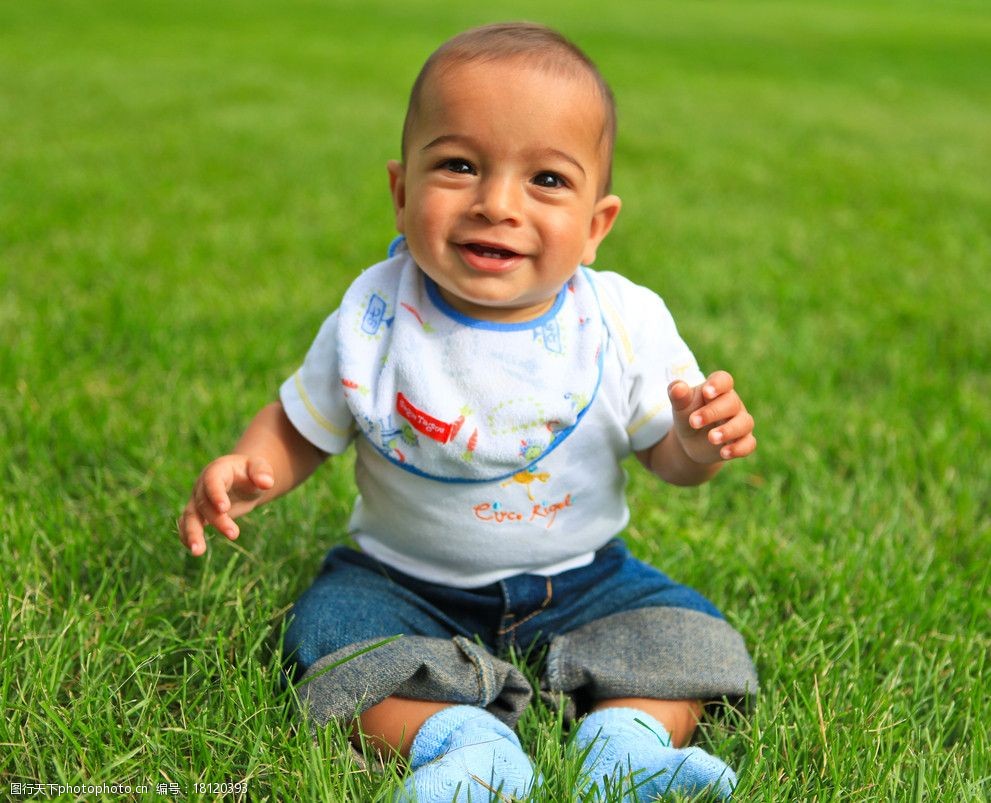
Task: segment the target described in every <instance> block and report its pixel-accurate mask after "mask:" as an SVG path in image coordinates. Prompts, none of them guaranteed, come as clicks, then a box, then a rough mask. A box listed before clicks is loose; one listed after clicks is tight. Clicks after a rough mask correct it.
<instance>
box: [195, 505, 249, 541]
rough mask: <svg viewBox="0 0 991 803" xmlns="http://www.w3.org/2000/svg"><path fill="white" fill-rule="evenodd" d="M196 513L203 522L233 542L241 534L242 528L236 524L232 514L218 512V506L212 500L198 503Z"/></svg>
mask: <svg viewBox="0 0 991 803" xmlns="http://www.w3.org/2000/svg"><path fill="white" fill-rule="evenodd" d="M196 512H197V514H198V516H199V518H200V520H201V521H203V522H204V523H205V524H209V525H211V526H212V527H213V528H214V529H215V530H217V532H219V533H222V534H223V535H224V536H226V537H227V538H229V539H230V540H231V541H233V540H234V539H235V538H237V537H238V535H240V533H241V530H240V528H238V526H237V524H235V522H234V519H232V518H231V516H230V514H229V513H226V512H221V511H219V510H217V508H216V506H215V505H214V504H213V503H212V502H211V501H210V500H207V499H205V500H203V501H202V503H200V502H199V501H198V502H197V505H196Z"/></svg>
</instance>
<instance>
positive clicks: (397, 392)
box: [338, 250, 605, 482]
mask: <svg viewBox="0 0 991 803" xmlns="http://www.w3.org/2000/svg"><path fill="white" fill-rule="evenodd" d="M604 336H605V326H604V324H603V321H602V313H601V311H600V309H599V301H598V298H597V297H596V293H595V288H594V287H593V285H592V280H591V278H590V277H589V276H588V274H587V273H586V271H585V270H584V269H579V270H578V271H577V272H576V273H575V275H574V277H572V279H571V280H570V281H569V282H568V283H567V284H566V285H565V286H564V288H562V290H561V292H560V293H559V294H558V296H557V298H556V299H555V302H554V304H553V306H552V308H551V309H550V310H549V311H548V312H546V313H545V314H544V315H542V316H541V317H539V318H537V319H535V320H532V321H526V322H523V323H513V324H499V323H493V322H489V321H480V320H475V319H471V318H467V317H465V316H464V315H462V314H461V313H459V312H458V311H457V310H455V309H453V308H452V307H450V305H448V304H447V303H446V302H445V301H444V300H443V298H442V297H441V295H440V292H439V291H438V289H437V286H436V285H435V284H434V283H433V282H432V281H431V280H430V279H429V278H428V277H426V276H425V275H424V274H423V273H422V272H421V271H420V269H419V268H418V267H417V266H416V264H415V263H414V262H413V259H412V258H411V257H410V255H409V253H408V252H407V251H405V250H401V251H400V253H399V254H398V255H397V256H394V257H393V258H392V259H389V260H388V261H386V262H381V263H379V264H378V265H375V266H373V267H371V268H369V269H368V270H366V271H365V272H364V273H362V274H361V276H359V277H358V278H357V279H356V280H355V282H354V283H353V284H352V285H351V287H350V288H349V289H348V291H347V293H346V294H345V296H344V299H343V300H342V302H341V307H340V313H339V316H338V357H339V360H340V371H341V384H342V386H343V388H342V389H343V391H344V396H345V399H346V400H347V404H348V407H349V408H350V409H351V412H352V413H353V415H354V418H355V421H356V422H357V425H358V426H359V427H360V429H361V430H362V432H363V433H364V435H365V437H367V438H368V440H369V442H370V443H371V444H372V445H373V446H374V447H375V448H376V449H377V450H378V451H379V452H380V453H381V454H382V455H384V456H385V457H386V458H388V459H389V460H390V461H392V462H393V463H395V464H396V465H398V466H400V467H402V468H404V469H406V470H408V471H411V472H413V473H414V474H419V475H422V476H426V477H430V478H433V479H439V480H446V481H453V482H472V481H475V482H485V481H491V480H498V479H504V478H507V477H510V476H512V475H514V474H516V473H518V472H520V471H523V470H525V469H526V468H527V467H529V466H532V465H533V464H535V463H537V462H538V461H539V460H540V459H541V458H542V457H543V456H544V455H546V454H548V453H549V452H550V451H551V450H553V449H554V448H555V447H557V446H558V444H560V443H561V442H562V441H563V440H564V439H565V438H566V437H567V436H568V435H569V434H571V432H572V431H573V430H574V428H575V427H576V426H577V425H578V423H579V422H580V421H581V418H582V416H583V415H584V413H585V411H586V410H587V409H588V407H589V405H590V404H591V403H592V400H593V398H594V397H595V394H596V391H597V389H598V386H599V379H600V376H601V373H602V351H603V342H604Z"/></svg>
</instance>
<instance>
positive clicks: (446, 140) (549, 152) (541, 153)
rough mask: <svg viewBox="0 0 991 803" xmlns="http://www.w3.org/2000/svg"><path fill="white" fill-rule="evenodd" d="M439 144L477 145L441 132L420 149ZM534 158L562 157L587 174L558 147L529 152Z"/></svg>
mask: <svg viewBox="0 0 991 803" xmlns="http://www.w3.org/2000/svg"><path fill="white" fill-rule="evenodd" d="M441 145H463V146H465V147H468V148H473V147H477V145H476V143H475V141H474V140H473V139H472V138H471V137H466V136H463V135H461V134H441V135H440V136H439V137H435V138H434V139H432V140H430V142H428V143H427V144H426V145H424V146H423V147H422V148H421V149H420V150H421V152H422V151H429V150H431V149H432V148H438V147H440V146H441ZM530 155H531V156H532V157H533V158H534V159H541V158H545V157H556V158H558V159H563V160H564V161H566V162H570V163H571V164H573V165H574V166H575V167H576V168H578V170H579V171H581V174H582V176H585V175H587V174H586V172H585V167H584V166H583V165H582V163H581V162H579V161H578V160H577V159H576V158H575V157H574V156H572V155H571V154H570V153H568V152H566V151H562V150H560V149H559V148H541V149H539V150H537V151H534V152H533V153H532V154H530Z"/></svg>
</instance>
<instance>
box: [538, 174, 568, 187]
mask: <svg viewBox="0 0 991 803" xmlns="http://www.w3.org/2000/svg"><path fill="white" fill-rule="evenodd" d="M533 183H534V184H536V185H537V186H538V187H543V188H544V189H545V190H557V189H560V188H561V187H566V186H568V182H567V181H565V180H564V178H562V177H561V176H559V175H558V174H557V173H549V172H544V173H537V175H535V176H534V177H533Z"/></svg>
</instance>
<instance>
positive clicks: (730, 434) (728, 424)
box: [709, 410, 754, 446]
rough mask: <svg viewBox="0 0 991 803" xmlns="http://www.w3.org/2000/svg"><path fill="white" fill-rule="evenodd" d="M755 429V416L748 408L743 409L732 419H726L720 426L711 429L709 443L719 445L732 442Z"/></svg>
mask: <svg viewBox="0 0 991 803" xmlns="http://www.w3.org/2000/svg"><path fill="white" fill-rule="evenodd" d="M753 431H754V417H753V416H752V415H750V413H748V412H747V411H746V410H741V411H740V412H739V413H737V414H736V415H735V416H733V417H732V418H731V419H730V420H728V421H724V422H723V423H722V424H720V425H719V426H718V427H713V428H712V429H711V430H709V443H714V444H716V445H717V446H718V445H719V444H720V443H732V442H733V441H737V440H739V439H740V438H743V437H745V436H746V435H749V434H750V433H751V432H753Z"/></svg>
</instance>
